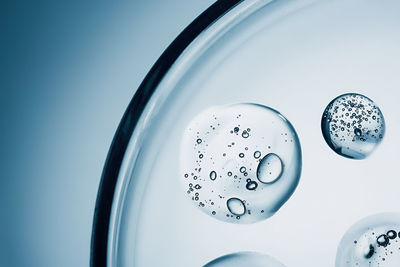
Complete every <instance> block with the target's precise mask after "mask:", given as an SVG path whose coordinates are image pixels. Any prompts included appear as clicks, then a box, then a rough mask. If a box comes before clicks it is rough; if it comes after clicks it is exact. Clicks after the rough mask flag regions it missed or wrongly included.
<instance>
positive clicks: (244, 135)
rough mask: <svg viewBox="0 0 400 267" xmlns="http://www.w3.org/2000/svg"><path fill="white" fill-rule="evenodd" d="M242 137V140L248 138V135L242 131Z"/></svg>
mask: <svg viewBox="0 0 400 267" xmlns="http://www.w3.org/2000/svg"><path fill="white" fill-rule="evenodd" d="M242 137H243V138H247V137H249V133H248V132H247V131H246V130H244V131H243V132H242Z"/></svg>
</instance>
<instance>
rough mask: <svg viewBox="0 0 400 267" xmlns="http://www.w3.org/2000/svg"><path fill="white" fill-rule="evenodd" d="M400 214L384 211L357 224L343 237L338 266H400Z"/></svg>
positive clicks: (338, 255)
mask: <svg viewBox="0 0 400 267" xmlns="http://www.w3.org/2000/svg"><path fill="white" fill-rule="evenodd" d="M399 231H400V214H398V213H396V214H394V213H383V214H377V215H373V216H370V217H367V218H365V219H363V220H361V221H359V222H358V223H356V224H355V225H353V226H352V227H351V228H350V229H349V230H348V231H347V232H346V234H345V235H344V237H343V238H342V240H341V242H340V245H339V247H338V251H337V254H336V267H350V266H351V267H353V266H360V267H364V266H365V267H366V266H368V267H378V266H379V267H389V266H390V267H395V266H400V237H399Z"/></svg>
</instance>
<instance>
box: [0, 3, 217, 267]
mask: <svg viewBox="0 0 400 267" xmlns="http://www.w3.org/2000/svg"><path fill="white" fill-rule="evenodd" d="M212 2H213V1H210V0H200V1H194V0H191V1H187V0H168V1H164V0H148V1H130V2H128V1H121V2H117V1H109V2H100V1H93V2H89V1H87V2H78V1H76V2H74V1H25V2H18V1H5V2H4V1H3V2H2V5H1V8H0V13H1V14H0V21H1V24H0V25H1V44H0V45H1V49H0V60H1V63H2V65H1V68H0V71H1V75H0V79H1V87H0V88H1V98H0V101H1V103H0V107H1V112H0V116H1V148H2V153H1V161H0V162H1V180H0V203H1V204H0V205H1V206H0V209H1V220H0V266H31V267H34V266H41V267H44V266H88V265H89V252H90V235H91V228H92V217H93V210H94V205H95V199H96V194H97V187H98V184H99V181H100V176H101V172H102V168H103V164H104V161H105V158H106V155H107V151H108V148H109V145H110V144H111V140H112V137H113V135H114V132H115V130H116V128H117V125H118V123H119V120H120V118H121V117H122V114H123V112H124V110H125V108H126V106H127V104H128V102H129V101H130V99H131V97H132V96H133V94H134V92H135V89H136V88H137V87H138V85H139V84H140V82H141V81H142V79H143V78H144V76H145V75H146V73H147V71H148V70H149V69H150V67H151V65H152V64H153V63H154V62H155V60H156V59H157V58H158V57H159V55H160V54H161V53H162V51H163V50H164V49H165V48H166V47H167V46H168V44H169V43H170V42H171V41H172V40H173V39H174V38H175V37H176V36H177V35H178V34H179V32H180V31H181V30H182V29H183V28H184V27H185V26H186V25H188V24H189V23H190V22H191V21H192V20H193V19H194V18H195V17H196V16H197V15H198V14H200V13H201V11H203V10H204V9H206V8H207V7H208V6H209V5H210V4H212Z"/></svg>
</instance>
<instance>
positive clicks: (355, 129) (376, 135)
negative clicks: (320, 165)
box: [321, 94, 385, 159]
mask: <svg viewBox="0 0 400 267" xmlns="http://www.w3.org/2000/svg"><path fill="white" fill-rule="evenodd" d="M321 128H322V133H323V136H324V138H325V141H326V142H327V143H328V145H329V146H330V147H331V148H332V149H333V150H334V151H335V152H336V153H338V154H339V155H342V156H344V157H347V158H352V159H364V158H366V157H367V156H368V155H369V154H371V153H372V151H373V150H374V149H375V148H376V147H377V145H378V144H379V143H380V142H381V141H382V138H383V136H384V134H385V120H384V118H383V115H382V112H381V111H380V109H379V108H378V106H377V105H376V104H375V103H374V102H373V101H372V100H371V99H369V98H368V97H366V96H363V95H360V94H344V95H341V96H338V97H336V98H335V99H334V100H332V101H331V102H330V103H329V105H328V106H327V107H326V109H325V111H324V113H323V116H322V121H321Z"/></svg>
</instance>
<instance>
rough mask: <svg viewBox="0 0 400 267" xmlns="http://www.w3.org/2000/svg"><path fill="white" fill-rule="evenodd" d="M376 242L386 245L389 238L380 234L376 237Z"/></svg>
mask: <svg viewBox="0 0 400 267" xmlns="http://www.w3.org/2000/svg"><path fill="white" fill-rule="evenodd" d="M376 243H378V245H380V246H383V247H386V246H387V245H388V244H389V238H388V237H387V235H385V234H382V235H380V236H378V237H377V238H376Z"/></svg>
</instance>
